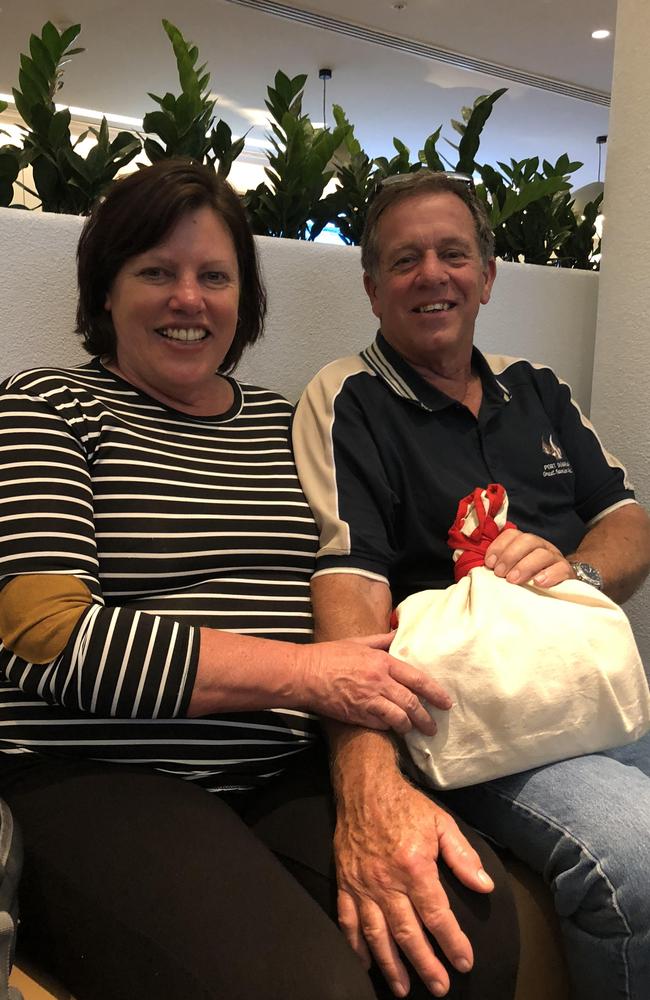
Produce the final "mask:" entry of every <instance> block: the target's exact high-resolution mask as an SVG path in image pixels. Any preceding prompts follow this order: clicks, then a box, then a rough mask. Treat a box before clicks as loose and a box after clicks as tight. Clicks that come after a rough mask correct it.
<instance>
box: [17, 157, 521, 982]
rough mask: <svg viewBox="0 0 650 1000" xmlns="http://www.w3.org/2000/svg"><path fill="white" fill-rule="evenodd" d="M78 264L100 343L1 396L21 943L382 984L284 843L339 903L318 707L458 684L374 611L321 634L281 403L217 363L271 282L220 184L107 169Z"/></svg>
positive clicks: (360, 717) (370, 705) (387, 710)
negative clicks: (361, 630) (342, 637)
mask: <svg viewBox="0 0 650 1000" xmlns="http://www.w3.org/2000/svg"><path fill="white" fill-rule="evenodd" d="M78 276H79V290H80V292H79V306H78V313H77V327H78V332H79V333H81V334H82V336H83V338H84V345H85V347H86V348H87V350H88V351H89V352H90V353H91V354H92V355H93V360H92V361H91V362H90V363H88V364H86V365H83V366H81V367H80V368H76V369H69V370H61V369H55V368H51V369H47V368H44V369H38V370H35V371H31V372H26V373H22V374H20V375H18V376H14V377H13V378H11V379H9V380H8V381H7V383H6V385H5V390H4V393H3V396H2V400H1V402H0V424H1V427H0V429H2V430H3V432H4V433H5V434H7V435H9V437H8V440H9V441H10V449H9V450H5V451H4V452H2V453H0V454H2V455H3V456H4V465H3V468H2V472H1V476H2V485H3V498H4V501H5V504H4V505H5V511H4V513H5V524H6V525H7V526H8V528H7V530H6V532H5V534H4V535H3V537H2V540H1V546H2V548H1V552H0V557H1V560H2V561H1V563H0V565H2V569H3V587H2V590H1V591H0V635H1V636H2V640H3V645H2V648H1V649H0V667H1V668H2V670H3V674H4V677H5V678H6V681H5V683H4V686H3V688H2V689H1V691H0V722H1V723H2V736H3V741H2V749H3V750H4V751H5V756H4V759H3V760H2V762H1V766H0V793H2V794H3V795H4V796H5V797H6V798H7V799H8V801H9V803H10V804H11V806H12V808H13V809H14V812H15V814H16V816H17V818H18V820H19V822H20V823H21V826H22V828H23V834H24V839H25V845H26V864H25V872H24V876H23V885H22V891H21V903H22V908H23V925H24V932H23V934H24V940H25V942H26V945H27V946H28V947H29V948H30V949H31V951H32V952H33V953H34V954H35V955H37V956H38V957H40V958H41V959H44V960H45V961H47V963H48V965H49V967H50V968H51V969H52V970H53V971H54V972H55V973H56V974H57V975H59V977H60V978H61V979H63V980H64V981H65V983H66V985H67V986H68V987H69V988H70V989H71V990H72V991H73V992H74V993H75V995H76V996H77V997H78V1000H104V998H106V1000H108V998H110V1000H116V998H125V1000H128V998H131V997H133V998H135V997H138V998H143V997H147V998H151V1000H167V998H169V1000H180V998H182V1000H193V998H208V997H213V998H216V997H219V998H221V997H224V998H225V997H229V998H230V997H233V998H234V997H242V998H251V1000H253V998H254V1000H265V998H268V1000H275V998H278V1000H280V998H288V997H291V998H302V997H304V998H305V1000H307V998H309V1000H319V998H321V997H322V998H323V1000H325V998H333V997H350V1000H352V998H354V1000H363V998H370V997H372V996H374V995H376V994H374V993H373V990H372V987H371V985H370V981H369V979H368V977H367V976H366V974H365V972H364V971H363V969H362V968H361V966H360V965H359V964H358V961H357V959H356V957H355V956H354V955H353V954H352V952H351V950H350V949H348V947H347V945H346V944H345V942H344V940H343V938H342V936H341V935H340V934H339V931H338V930H337V928H336V927H335V925H334V924H333V923H332V922H331V921H330V920H329V919H328V917H326V916H325V915H324V914H323V912H322V910H321V909H320V908H319V906H318V905H317V904H316V903H315V902H314V901H313V899H312V898H310V896H309V895H308V894H307V893H305V892H304V891H303V890H302V889H301V888H300V887H299V886H298V885H297V884H296V882H295V881H294V880H293V879H292V878H290V877H289V876H288V875H287V873H286V870H285V869H289V870H290V871H291V872H292V873H293V874H294V875H296V876H297V877H298V879H299V880H300V881H301V882H302V883H303V884H304V885H305V886H306V888H307V889H308V891H309V892H310V893H311V895H312V896H314V897H315V898H317V900H318V902H319V903H320V904H321V906H322V907H323V908H324V909H325V910H327V911H328V912H331V913H332V914H334V913H335V912H336V911H335V906H334V905H333V904H332V899H331V897H332V895H333V887H332V882H331V880H330V864H331V863H330V844H331V835H332V831H331V820H330V818H329V805H328V800H327V798H326V796H325V794H318V793H319V787H318V781H319V779H318V777H317V776H318V771H319V768H318V766H317V763H316V757H317V753H318V751H317V725H316V722H315V719H314V717H313V716H312V715H311V713H315V714H319V715H325V716H329V717H331V718H335V719H338V720H340V721H344V722H355V723H358V724H361V725H365V726H371V727H375V728H388V727H390V728H393V729H395V730H397V731H398V732H405V731H407V730H408V729H410V728H411V726H412V725H417V726H418V727H419V728H421V729H422V730H423V731H427V730H428V729H429V727H430V722H429V717H428V715H427V713H426V712H425V711H424V709H423V708H422V706H421V704H420V702H419V700H418V699H419V697H420V696H421V697H424V698H426V699H428V700H430V701H434V702H435V703H436V704H438V705H440V706H441V707H444V706H448V704H449V702H448V700H447V699H446V696H445V695H444V692H442V691H441V690H440V689H439V688H438V687H437V686H436V685H435V684H434V683H432V682H430V681H426V680H425V679H424V678H423V677H422V676H421V675H420V674H419V672H418V671H415V670H413V669H411V668H410V667H408V666H407V665H406V664H402V663H400V662H399V661H397V660H394V659H392V658H391V657H390V656H389V655H388V654H387V653H386V652H385V650H386V648H387V639H386V637H374V638H370V639H367V640H364V641H362V642H337V643H323V644H315V645H312V644H310V638H311V619H310V604H309V590H308V587H309V577H310V574H311V572H312V568H313V559H314V554H315V548H316V538H317V535H316V530H315V526H314V523H313V520H312V517H311V514H310V511H309V508H308V507H307V504H306V502H305V500H304V497H303V495H302V493H301V490H300V487H299V484H298V480H297V478H296V474H295V469H294V465H293V459H292V456H291V451H290V448H289V444H288V424H289V419H290V407H289V405H288V404H287V403H286V401H284V400H283V399H281V398H280V397H278V396H277V395H276V394H275V393H272V392H268V391H266V390H264V389H259V388H257V387H252V386H247V385H241V384H239V383H238V382H236V381H235V380H234V379H233V378H232V377H231V376H230V375H229V372H230V371H231V370H232V369H233V367H234V366H235V365H236V363H237V362H238V360H239V358H240V357H241V354H242V352H243V350H244V348H245V347H246V346H247V345H248V344H252V343H253V342H254V341H255V340H256V339H257V337H258V336H259V334H260V332H261V328H262V322H263V318H264V312H265V295H264V290H263V288H262V284H261V281H260V277H259V273H258V265H257V260H256V256H255V248H254V243H253V240H252V237H251V234H250V231H249V229H248V226H247V223H246V220H245V217H244V215H243V212H242V209H241V206H240V203H239V200H238V198H237V196H236V195H235V194H234V192H232V190H231V189H230V188H229V187H228V185H227V184H225V183H224V182H223V181H221V180H220V179H219V178H217V177H216V175H215V174H214V173H213V172H212V171H210V170H208V169H206V168H203V167H200V166H197V165H193V164H190V163H186V162H180V161H179V162H168V163H162V164H158V165H156V166H154V167H150V168H147V169H145V170H142V171H140V172H138V173H137V174H134V175H132V176H131V177H129V178H127V179H126V180H124V181H121V182H119V183H118V184H117V185H116V186H115V187H114V188H113V189H112V191H111V192H110V193H109V195H108V196H107V198H106V199H105V200H104V201H103V202H102V203H101V204H99V205H98V206H97V207H96V208H95V210H94V212H93V214H92V215H91V217H90V218H89V220H88V221H87V223H86V225H85V227H84V230H83V233H82V236H81V239H80V243H79V251H78ZM414 693H415V694H416V695H417V696H418V698H415V699H414V698H413V694H414ZM285 771H286V772H287V774H286V775H285V774H284V772H285ZM289 774H291V777H288V776H287V775H289ZM178 778H182V779H185V780H183V781H179V780H178ZM274 778H275V779H276V781H275V782H274V783H273V784H271V779H274ZM278 779H279V780H278ZM267 785H268V789H266V788H265V786H267ZM206 790H207V791H209V792H213V793H216V794H213V795H207V794H206ZM265 845H267V846H265ZM269 847H270V848H271V850H269V849H268V848H269ZM271 851H273V852H274V853H275V855H277V856H279V857H280V859H281V861H282V865H281V864H279V863H278V861H277V860H276V858H275V857H274V856H273V854H272V853H271ZM493 905H494V904H493ZM504 906H505V909H506V910H507V901H506V903H505V904H504ZM483 919H484V915H483V914H480V915H479V922H480V921H481V920H483ZM468 981H469V977H467V978H466V979H465V980H463V981H462V982H463V983H464V984H465V983H467V982H468ZM464 988H465V986H464V985H463V986H462V987H459V989H464ZM383 989H384V987H383V986H380V987H379V990H380V991H381V990H383ZM422 989H423V990H424V987H422ZM414 995H415V994H414ZM422 995H426V990H424V993H423V994H422ZM455 995H458V996H460V995H464V994H462V993H461V992H458V993H457V994H455ZM468 995H469V994H468ZM477 995H478V994H477Z"/></svg>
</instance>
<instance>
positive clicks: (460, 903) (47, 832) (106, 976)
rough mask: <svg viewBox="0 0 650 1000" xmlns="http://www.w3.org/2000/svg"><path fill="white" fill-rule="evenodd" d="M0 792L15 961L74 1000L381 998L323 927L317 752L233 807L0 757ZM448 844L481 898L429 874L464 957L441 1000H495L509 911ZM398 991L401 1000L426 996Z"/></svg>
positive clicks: (508, 945) (325, 904) (499, 879)
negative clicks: (16, 866)
mask: <svg viewBox="0 0 650 1000" xmlns="http://www.w3.org/2000/svg"><path fill="white" fill-rule="evenodd" d="M0 794H2V795H3V796H4V797H5V798H6V800H7V801H8V802H9V804H10V806H11V808H12V810H13V812H14V815H15V817H16V819H17V820H18V822H19V823H20V825H21V827H22V831H23V838H24V842H25V866H24V872H23V878H22V883H21V889H20V905H21V916H22V923H21V928H20V935H19V950H21V949H22V950H23V951H24V952H25V953H26V954H28V955H29V956H30V957H31V958H33V959H35V960H36V961H37V962H40V963H41V964H42V965H43V966H44V967H45V968H47V970H48V971H49V972H50V973H51V974H53V975H55V976H56V977H58V978H59V979H60V981H61V982H62V983H63V984H65V986H66V987H67V988H68V989H69V990H71V991H72V993H73V994H74V995H75V996H76V997H77V998H78V1000H373V998H381V1000H383V998H388V997H391V996H392V994H391V993H390V991H389V989H388V987H387V986H386V985H385V983H384V982H383V979H382V977H381V976H380V975H379V974H377V973H376V972H373V973H372V974H371V976H370V977H369V976H368V975H367V974H366V973H365V971H364V970H363V968H362V966H361V964H360V963H359V961H358V959H357V958H356V956H355V955H354V953H353V952H352V950H351V949H350V948H349V947H348V945H347V943H346V941H345V939H344V937H343V935H342V934H341V932H340V931H339V929H338V927H337V926H336V922H335V921H336V882H335V874H334V868H333V859H332V836H333V829H334V814H333V806H332V799H331V793H330V791H329V785H328V781H327V777H326V768H325V765H324V763H323V761H322V760H321V759H320V757H319V755H318V754H309V755H306V759H305V761H304V762H303V764H302V766H301V768H300V770H299V773H297V774H294V775H290V776H286V777H284V778H281V779H279V780H278V781H277V782H276V783H275V784H274V785H272V786H270V787H269V788H268V789H266V790H264V791H262V792H259V793H254V794H253V795H252V796H250V797H249V798H247V800H246V801H245V802H242V801H238V802H235V801H234V800H233V801H231V802H227V801H224V799H222V798H220V797H219V796H217V795H211V794H209V793H207V792H205V791H203V790H202V789H200V788H198V787H196V786H194V785H191V784H189V783H187V782H185V781H182V780H179V779H178V778H174V777H167V776H165V775H161V774H156V773H152V772H149V771H144V770H137V769H135V768H130V767H120V766H109V765H103V764H100V763H94V762H92V761H84V762H76V761H74V762H72V761H60V760H45V759H42V758H34V759H32V760H30V761H28V762H27V763H25V759H24V758H23V759H22V760H21V759H18V760H16V758H4V759H0ZM461 826H462V824H461ZM463 830H464V833H465V834H466V836H468V838H469V839H470V840H471V841H472V843H473V844H474V846H475V847H476V848H477V850H478V851H479V853H480V855H481V858H482V860H483V862H484V865H485V867H486V869H487V870H488V871H489V872H490V874H491V875H492V877H493V878H494V880H495V882H496V886H497V887H496V890H495V892H494V893H492V894H491V895H490V896H489V897H488V896H481V895H477V894H475V893H472V892H470V891H469V890H466V889H464V887H463V886H462V885H460V883H459V882H458V881H457V880H456V879H455V878H454V876H452V875H451V874H450V873H449V872H448V871H446V870H445V868H444V866H441V867H442V869H443V870H442V873H441V877H442V881H443V884H444V886H445V889H446V891H447V894H448V896H449V898H450V902H451V906H452V909H453V910H454V912H455V913H456V915H457V917H458V920H459V922H460V925H461V927H462V928H463V930H464V931H465V932H466V933H467V934H468V936H469V938H470V940H471V941H472V944H473V947H474V953H475V959H476V961H475V967H474V969H473V970H472V972H471V973H469V974H468V975H464V976H463V975H460V974H458V973H455V972H452V975H451V978H452V988H451V991H450V993H449V996H450V997H453V998H454V1000H458V998H464V1000H509V998H511V997H512V996H513V994H514V983H515V976H516V967H517V959H518V933H517V923H516V916H515V911H514V904H513V902H512V900H511V897H510V893H509V890H508V888H507V883H506V875H505V872H504V871H503V869H502V868H501V865H500V863H499V861H498V859H497V858H496V857H495V855H494V854H493V852H492V851H491V850H490V848H489V847H488V846H487V845H486V843H485V842H484V841H483V840H482V839H481V838H480V837H479V836H478V834H476V833H475V832H473V831H472V830H470V829H468V828H467V827H464V826H463ZM411 978H412V988H411V993H410V997H411V998H413V1000H416V998H418V1000H420V998H425V997H428V998H430V996H431V995H430V994H429V993H428V991H427V990H426V988H425V987H424V986H423V984H422V983H421V982H420V981H419V980H418V979H417V976H414V975H412V977H411Z"/></svg>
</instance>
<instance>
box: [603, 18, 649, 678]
mask: <svg viewBox="0 0 650 1000" xmlns="http://www.w3.org/2000/svg"><path fill="white" fill-rule="evenodd" d="M649 40H650V3H649V2H648V0H618V17H617V21H616V53H615V62H614V82H613V88H612V108H611V118H610V130H609V140H608V143H607V145H608V147H609V153H608V163H607V188H606V194H605V199H606V218H605V227H606V242H605V252H604V255H603V263H602V272H601V288H600V299H599V307H598V329H597V338H596V366H595V372H594V383H593V415H594V422H595V423H596V426H597V427H598V428H599V430H600V432H601V434H602V435H603V437H604V438H605V440H606V441H607V442H608V444H609V447H610V448H611V449H612V450H613V451H614V452H615V453H616V454H617V455H619V456H620V458H621V459H622V460H623V461H624V462H626V464H627V465H628V467H629V469H630V475H631V478H632V481H633V482H634V484H635V486H636V489H637V495H638V497H639V499H640V500H641V502H642V503H644V504H645V505H646V506H648V505H649V504H650V389H649V386H650V349H649V345H648V342H649V339H650V295H649V294H648V280H649V278H650V241H649V240H648V233H650V133H649V132H648V129H647V127H644V124H642V123H647V120H648V92H649V91H650V62H649V61H648V41H649ZM626 610H627V611H628V613H629V615H630V619H631V621H632V624H633V625H634V629H635V633H636V636H637V641H638V642H639V646H640V648H641V653H642V655H643V657H644V661H645V663H646V664H647V665H648V666H650V584H646V586H645V587H644V589H643V590H642V591H641V592H640V593H639V594H638V595H637V596H636V597H635V598H634V599H633V601H631V602H630V604H629V605H628V606H627V609H626Z"/></svg>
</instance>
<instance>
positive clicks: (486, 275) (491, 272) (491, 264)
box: [481, 257, 497, 306]
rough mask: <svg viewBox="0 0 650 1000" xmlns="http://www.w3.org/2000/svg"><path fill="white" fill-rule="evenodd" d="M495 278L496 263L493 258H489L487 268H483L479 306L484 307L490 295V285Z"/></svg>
mask: <svg viewBox="0 0 650 1000" xmlns="http://www.w3.org/2000/svg"><path fill="white" fill-rule="evenodd" d="M496 276H497V262H496V261H495V259H494V257H490V259H489V261H488V262H487V267H485V268H483V282H484V284H483V291H482V292H481V305H482V306H486V305H487V304H488V302H489V301H490V295H491V294H492V285H493V284H494V279H495V278H496Z"/></svg>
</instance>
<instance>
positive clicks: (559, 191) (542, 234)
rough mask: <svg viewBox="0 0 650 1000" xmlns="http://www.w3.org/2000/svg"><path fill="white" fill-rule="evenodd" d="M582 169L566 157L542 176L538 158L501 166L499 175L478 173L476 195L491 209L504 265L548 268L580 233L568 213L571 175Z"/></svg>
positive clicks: (544, 165)
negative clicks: (517, 263) (518, 263)
mask: <svg viewBox="0 0 650 1000" xmlns="http://www.w3.org/2000/svg"><path fill="white" fill-rule="evenodd" d="M581 166H582V164H581V163H578V162H572V161H570V160H569V157H568V156H567V155H566V154H563V155H562V156H560V157H559V158H558V160H557V162H556V163H555V164H554V165H553V164H551V163H549V161H548V160H544V161H543V163H542V170H541V171H540V170H539V157H536V156H535V157H530V158H528V159H524V160H518V161H517V160H511V161H510V164H509V165H508V164H506V163H502V162H499V167H500V168H501V172H499V171H497V170H495V169H494V168H493V167H490V166H488V165H487V164H485V165H483V166H482V167H479V173H480V175H481V179H482V182H483V183H482V184H481V185H479V188H478V193H479V195H480V196H481V197H483V198H484V199H485V201H486V202H487V204H488V206H489V210H490V218H491V223H492V228H493V229H494V236H495V242H496V253H497V256H498V257H501V258H502V259H503V260H515V261H517V260H518V261H525V262H527V263H529V264H548V263H550V262H555V261H557V259H558V258H560V256H561V248H562V246H563V244H564V242H565V241H566V240H567V239H568V237H569V236H570V235H571V233H572V232H573V231H574V230H575V228H576V224H577V223H576V220H575V216H574V215H573V213H572V212H571V210H570V207H569V206H570V203H571V197H570V195H569V193H568V192H569V189H570V187H571V184H570V181H569V175H570V174H571V173H572V172H573V171H574V170H577V169H578V168H579V167H581Z"/></svg>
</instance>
